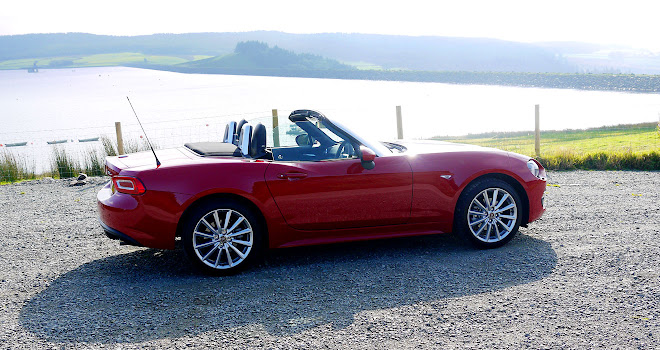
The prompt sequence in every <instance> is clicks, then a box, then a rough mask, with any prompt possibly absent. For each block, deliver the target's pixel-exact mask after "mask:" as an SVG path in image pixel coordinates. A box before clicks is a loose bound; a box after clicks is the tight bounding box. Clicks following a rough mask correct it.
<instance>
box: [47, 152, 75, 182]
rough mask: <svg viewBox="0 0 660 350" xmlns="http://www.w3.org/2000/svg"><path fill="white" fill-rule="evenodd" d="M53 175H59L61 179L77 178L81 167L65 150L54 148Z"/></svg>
mask: <svg viewBox="0 0 660 350" xmlns="http://www.w3.org/2000/svg"><path fill="white" fill-rule="evenodd" d="M53 173H56V174H58V175H59V178H60V179H66V178H71V177H76V176H78V174H79V173H80V166H79V164H78V161H76V160H75V159H74V158H73V157H71V155H70V154H67V153H66V150H65V149H63V148H59V147H53Z"/></svg>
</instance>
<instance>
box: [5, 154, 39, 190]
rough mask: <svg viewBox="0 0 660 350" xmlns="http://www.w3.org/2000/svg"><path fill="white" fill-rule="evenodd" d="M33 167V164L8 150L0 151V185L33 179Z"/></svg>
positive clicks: (34, 176)
mask: <svg viewBox="0 0 660 350" xmlns="http://www.w3.org/2000/svg"><path fill="white" fill-rule="evenodd" d="M34 169H35V166H34V164H29V163H28V162H27V161H26V160H24V159H20V158H17V157H16V156H14V155H13V154H12V153H10V152H8V151H5V150H2V152H0V185H4V184H7V183H13V182H20V181H23V180H32V179H35V178H36V174H35V170H34Z"/></svg>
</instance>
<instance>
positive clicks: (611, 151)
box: [433, 123, 660, 170]
mask: <svg viewBox="0 0 660 350" xmlns="http://www.w3.org/2000/svg"><path fill="white" fill-rule="evenodd" d="M433 139H435V140H444V141H452V142H460V143H468V144H473V145H478V146H484V147H494V148H499V149H502V150H506V151H512V152H516V153H520V154H525V155H528V156H530V157H533V156H535V151H534V133H533V132H531V131H529V132H514V133H485V134H475V135H467V136H460V137H434V138H433ZM537 159H539V160H540V161H541V163H542V164H543V165H544V166H545V167H546V168H548V169H551V170H570V169H598V170H660V131H659V130H658V124H657V123H642V124H632V125H616V126H607V127H600V128H593V129H586V130H562V131H542V132H541V154H540V156H539V157H537Z"/></svg>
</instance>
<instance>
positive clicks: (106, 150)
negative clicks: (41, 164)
mask: <svg viewBox="0 0 660 350" xmlns="http://www.w3.org/2000/svg"><path fill="white" fill-rule="evenodd" d="M100 141H101V143H100V145H97V146H96V147H88V148H86V149H83V150H81V151H80V154H78V152H74V154H72V153H70V152H67V151H66V150H65V149H64V148H61V147H59V146H57V145H53V146H52V148H51V152H52V154H51V166H50V170H48V171H46V172H44V173H41V174H37V173H36V171H35V169H36V166H35V164H34V163H30V162H29V161H28V160H26V159H24V158H21V157H17V156H16V155H14V154H13V153H12V152H11V151H8V150H5V149H2V150H0V185H1V184H7V183H13V182H20V181H24V180H33V179H38V178H43V177H47V176H48V177H53V178H60V179H65V178H72V177H77V176H78V174H80V173H85V174H87V175H88V176H101V175H103V174H104V171H105V169H104V168H105V157H106V156H116V155H117V143H116V142H115V141H114V140H111V139H110V138H108V137H106V136H102V137H101V138H100ZM154 147H155V148H158V145H156V144H155V145H154ZM149 149H150V148H149V145H148V144H147V143H146V141H145V140H141V139H126V140H124V151H125V153H135V152H140V151H146V150H149Z"/></svg>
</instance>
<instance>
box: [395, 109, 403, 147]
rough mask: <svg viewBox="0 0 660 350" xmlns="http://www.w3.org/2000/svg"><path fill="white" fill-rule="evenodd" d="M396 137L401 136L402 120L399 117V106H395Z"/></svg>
mask: <svg viewBox="0 0 660 350" xmlns="http://www.w3.org/2000/svg"><path fill="white" fill-rule="evenodd" d="M396 138H397V139H399V140H401V139H402V138H403V120H402V118H401V106H396Z"/></svg>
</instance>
